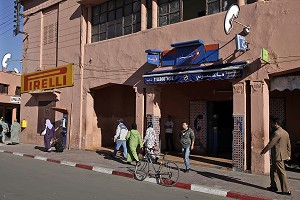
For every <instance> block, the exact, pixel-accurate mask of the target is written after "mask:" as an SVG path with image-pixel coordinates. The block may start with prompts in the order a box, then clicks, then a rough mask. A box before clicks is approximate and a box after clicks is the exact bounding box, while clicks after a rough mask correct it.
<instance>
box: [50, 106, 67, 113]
mask: <svg viewBox="0 0 300 200" xmlns="http://www.w3.org/2000/svg"><path fill="white" fill-rule="evenodd" d="M52 110H55V111H57V112H61V113H64V114H67V113H68V110H67V109H66V108H60V107H52Z"/></svg>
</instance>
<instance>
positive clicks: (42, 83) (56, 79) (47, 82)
mask: <svg viewBox="0 0 300 200" xmlns="http://www.w3.org/2000/svg"><path fill="white" fill-rule="evenodd" d="M73 77H74V72H73V65H72V64H68V65H64V66H60V67H56V68H52V69H47V70H43V71H39V72H33V73H29V74H23V75H22V82H21V92H22V93H26V92H32V91H36V90H47V89H54V88H63V87H69V86H73V85H74V78H73Z"/></svg>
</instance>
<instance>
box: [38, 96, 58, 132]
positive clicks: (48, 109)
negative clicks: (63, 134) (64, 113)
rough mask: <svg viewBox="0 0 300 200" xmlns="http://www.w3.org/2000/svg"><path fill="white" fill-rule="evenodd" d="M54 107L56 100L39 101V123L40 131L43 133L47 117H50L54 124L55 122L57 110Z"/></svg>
mask: <svg viewBox="0 0 300 200" xmlns="http://www.w3.org/2000/svg"><path fill="white" fill-rule="evenodd" d="M52 107H55V101H39V108H38V124H37V132H38V133H41V132H42V131H43V130H44V128H45V122H46V119H50V121H51V123H52V124H54V123H55V111H54V110H53V109H52Z"/></svg>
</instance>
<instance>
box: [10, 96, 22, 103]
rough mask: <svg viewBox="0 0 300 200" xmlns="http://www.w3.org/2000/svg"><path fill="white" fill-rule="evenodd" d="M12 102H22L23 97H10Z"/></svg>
mask: <svg viewBox="0 0 300 200" xmlns="http://www.w3.org/2000/svg"><path fill="white" fill-rule="evenodd" d="M10 102H11V103H18V104H20V103H21V97H10Z"/></svg>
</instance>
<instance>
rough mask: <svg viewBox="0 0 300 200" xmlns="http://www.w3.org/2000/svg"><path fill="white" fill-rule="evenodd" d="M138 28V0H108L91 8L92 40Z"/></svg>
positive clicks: (120, 34) (105, 38)
mask: <svg viewBox="0 0 300 200" xmlns="http://www.w3.org/2000/svg"><path fill="white" fill-rule="evenodd" d="M140 30H141V1H140V0H110V1H108V2H105V3H102V4H100V5H97V6H94V7H93V8H92V42H97V41H103V40H107V39H110V38H114V37H119V36H122V35H128V34H131V33H135V32H138V31H140Z"/></svg>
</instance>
